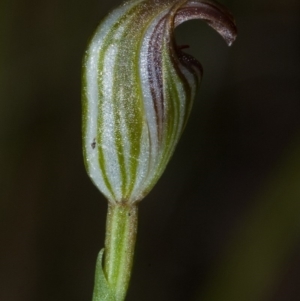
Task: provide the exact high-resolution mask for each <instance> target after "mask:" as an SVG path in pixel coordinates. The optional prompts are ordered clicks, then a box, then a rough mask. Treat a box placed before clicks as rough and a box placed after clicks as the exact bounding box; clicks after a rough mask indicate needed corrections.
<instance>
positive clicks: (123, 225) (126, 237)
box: [104, 204, 138, 301]
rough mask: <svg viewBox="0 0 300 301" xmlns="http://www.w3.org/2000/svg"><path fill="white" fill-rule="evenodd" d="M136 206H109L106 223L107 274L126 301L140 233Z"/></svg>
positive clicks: (118, 299)
mask: <svg viewBox="0 0 300 301" xmlns="http://www.w3.org/2000/svg"><path fill="white" fill-rule="evenodd" d="M137 215H138V208H137V205H130V204H109V205H108V213H107V223H106V237H105V252H104V256H105V257H104V273H105V276H106V278H107V281H108V284H109V286H110V287H111V288H112V290H113V291H114V292H115V299H116V301H123V300H124V299H125V296H126V292H127V288H128V285H129V281H130V276H131V269H132V263H133V255H134V247H135V240H136V232H137V220H138V219H137Z"/></svg>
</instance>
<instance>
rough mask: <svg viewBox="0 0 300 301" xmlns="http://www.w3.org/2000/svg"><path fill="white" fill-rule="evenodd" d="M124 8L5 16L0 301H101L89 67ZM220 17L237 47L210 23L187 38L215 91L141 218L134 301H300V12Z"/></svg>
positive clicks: (90, 6) (256, 6)
mask: <svg viewBox="0 0 300 301" xmlns="http://www.w3.org/2000/svg"><path fill="white" fill-rule="evenodd" d="M118 3H119V1H111V2H107V1H95V0H92V1H72V2H67V1H58V0H53V1H48V0H44V1H40V0H32V1H20V0H12V1H8V0H2V1H1V2H0V124H1V126H0V141H1V142H0V166H1V170H0V185H1V186H0V187H1V190H0V225H1V227H0V283H1V285H0V300H4V301H19V300H22V301H29V300H30V301H35V300H43V301H48V300H49V301H50V300H51V301H52V300H56V301H60V300H73V301H77V300H78V301H79V300H91V297H92V290H93V281H94V280H93V277H94V268H95V262H96V257H97V253H98V251H99V250H100V249H101V248H102V247H103V243H104V227H105V215H106V201H105V200H104V198H103V197H102V196H101V195H100V194H99V192H98V191H97V190H96V188H95V187H93V185H92V184H91V182H90V180H89V179H88V177H87V175H86V173H85V170H84V167H83V160H82V155H81V136H80V131H81V125H80V118H81V112H80V111H81V105H80V76H81V60H82V56H83V53H84V50H85V47H86V44H87V41H88V38H89V37H90V36H91V34H92V32H93V31H94V29H95V28H96V26H97V24H98V22H99V20H100V19H101V18H102V17H103V16H104V15H105V14H106V13H107V12H108V11H109V10H110V9H111V8H112V7H114V6H115V5H117V4H118ZM222 3H223V4H225V5H226V6H227V7H228V8H229V9H230V10H231V11H232V12H233V14H234V15H235V17H236V20H237V25H238V30H239V36H238V39H237V41H236V42H235V44H234V45H233V46H232V47H231V48H227V47H226V45H225V43H224V42H223V41H222V40H221V38H220V37H219V36H217V35H216V34H215V33H214V32H213V31H212V30H211V29H210V28H208V27H207V26H205V25H203V23H201V22H190V23H187V24H184V25H182V26H181V27H179V28H178V30H177V41H178V44H189V45H190V49H189V51H190V52H191V53H192V54H193V55H194V56H196V57H197V58H198V59H199V60H200V61H201V62H202V64H203V67H204V78H203V82H202V87H201V91H200V92H199V95H198V99H199V100H198V101H196V104H195V107H194V110H193V112H192V116H191V119H190V122H189V124H188V126H187V128H186V131H185V133H184V135H183V137H182V140H181V142H180V143H179V146H178V149H177V151H176V153H175V155H174V157H173V159H172V162H171V163H170V165H169V167H168V168H167V170H166V172H165V174H164V176H163V177H162V179H161V180H160V181H159V183H158V185H157V187H155V189H154V190H153V191H152V192H151V194H150V195H149V196H148V197H147V199H145V200H144V201H143V203H142V204H141V207H140V222H139V223H140V224H139V234H138V242H137V252H136V255H137V256H136V261H135V266H134V271H133V278H132V285H131V287H130V291H129V296H128V300H144V301H148V300H157V301H160V300H173V301H176V300H178V301H179V300H180V301H181V300H196V299H197V297H198V296H200V298H198V299H197V300H210V301H212V300H231V301H233V300H240V301H248V300H253V301H257V300H263V301H294V300H297V299H298V296H299V293H300V290H299V274H300V257H299V248H300V244H299V224H298V223H299V222H298V220H300V219H299V215H300V212H299V188H298V185H297V183H298V182H300V179H299V178H300V176H299V156H298V154H299V144H298V142H297V141H299V140H298V137H299V130H300V103H299V99H300V89H299V82H300V78H299V77H300V76H299V70H300V60H299V50H300V49H299V48H300V47H299V46H300V45H299V43H300V41H299V15H298V11H299V2H298V1H296V0H287V1H279V0H276V1H274V0H273V1H271V0H265V1H259V0H254V1H237V0H227V1H225V0H224V1H222ZM293 141H294V142H293ZM251 298H252V299H251Z"/></svg>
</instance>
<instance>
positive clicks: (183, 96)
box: [82, 0, 236, 203]
mask: <svg viewBox="0 0 300 301" xmlns="http://www.w3.org/2000/svg"><path fill="white" fill-rule="evenodd" d="M190 19H202V20H204V21H206V22H207V23H208V25H210V26H211V27H213V28H214V29H215V30H216V31H217V32H218V33H219V34H220V35H221V36H222V37H223V38H224V39H225V41H226V42H227V43H228V45H231V43H232V42H233V41H234V39H235V36H236V27H235V23H234V20H233V17H232V16H231V14H230V13H229V12H228V11H227V10H226V9H225V8H224V7H222V6H221V5H219V4H216V3H215V2H212V1H206V0H184V1H183V0H166V1H163V0H132V1H128V2H125V3H124V4H123V5H121V6H120V7H119V8H117V9H115V10H114V11H112V12H111V13H110V14H109V15H108V16H107V17H106V18H105V19H104V20H103V21H102V23H101V24H100V25H99V27H98V28H97V30H96V32H95V34H94V36H93V38H92V39H91V42H90V44H89V46H88V49H87V51H86V54H85V58H84V63H83V90H82V94H83V145H84V146H83V148H84V158H85V165H86V169H87V171H88V174H89V176H90V177H91V179H92V181H93V182H94V184H95V185H96V186H97V187H98V188H99V190H100V191H101V192H102V193H103V194H104V195H105V196H106V198H107V199H108V200H109V201H110V202H112V203H117V202H128V203H134V202H137V201H140V200H141V199H142V198H143V197H144V196H145V195H146V194H147V193H148V192H149V191H150V190H151V189H152V187H153V186H154V185H155V183H156V182H157V180H158V179H159V177H160V176H161V174H162V173H163V171H164V169H165V167H166V165H167V163H168V161H169V160H170V157H171V156H172V154H173V152H174V149H175V146H176V144H177V143H178V140H179V138H180V136H181V134H182V131H183V129H184V127H185V124H186V122H187V119H188V117H189V114H190V110H191V107H192V103H193V99H194V96H195V93H196V89H197V87H198V86H199V83H200V80H201V77H202V67H201V64H200V63H199V62H198V61H197V60H196V59H194V58H193V57H192V56H190V55H188V54H186V53H184V52H183V51H182V49H181V48H180V47H178V46H177V45H176V42H175V39H174V28H175V27H176V26H178V25H179V24H181V23H182V22H184V21H187V20H190Z"/></svg>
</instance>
